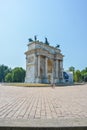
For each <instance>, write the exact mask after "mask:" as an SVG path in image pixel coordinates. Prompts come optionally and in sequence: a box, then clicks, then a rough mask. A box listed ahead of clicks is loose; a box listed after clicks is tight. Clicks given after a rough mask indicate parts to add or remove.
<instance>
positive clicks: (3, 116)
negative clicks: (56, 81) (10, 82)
mask: <svg viewBox="0 0 87 130" xmlns="http://www.w3.org/2000/svg"><path fill="white" fill-rule="evenodd" d="M0 126H38V127H39V126H44V127H45V126H51V127H52V126H53V127H57V126H87V84H85V85H75V86H65V87H64V86H61V87H55V88H52V87H15V86H3V85H0Z"/></svg>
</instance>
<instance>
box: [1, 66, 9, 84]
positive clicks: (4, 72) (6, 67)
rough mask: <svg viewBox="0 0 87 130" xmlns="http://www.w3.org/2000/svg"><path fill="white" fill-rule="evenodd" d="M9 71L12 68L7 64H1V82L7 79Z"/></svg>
mask: <svg viewBox="0 0 87 130" xmlns="http://www.w3.org/2000/svg"><path fill="white" fill-rule="evenodd" d="M9 72H11V68H8V66H5V65H0V82H4V81H5V76H6V74H7V73H9Z"/></svg>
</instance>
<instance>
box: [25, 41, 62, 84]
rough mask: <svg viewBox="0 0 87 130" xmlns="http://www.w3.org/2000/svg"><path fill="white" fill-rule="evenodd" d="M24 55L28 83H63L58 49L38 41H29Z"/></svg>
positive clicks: (60, 57)
mask: <svg viewBox="0 0 87 130" xmlns="http://www.w3.org/2000/svg"><path fill="white" fill-rule="evenodd" d="M25 55H26V77H25V82H28V83H59V82H63V55H62V53H61V50H60V49H59V48H58V47H53V46H50V45H49V44H46V43H43V42H40V41H38V40H37V41H36V40H35V41H30V42H29V44H28V51H26V52H25Z"/></svg>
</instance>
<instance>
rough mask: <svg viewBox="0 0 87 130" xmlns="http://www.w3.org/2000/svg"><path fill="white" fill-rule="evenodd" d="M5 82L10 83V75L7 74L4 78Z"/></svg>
mask: <svg viewBox="0 0 87 130" xmlns="http://www.w3.org/2000/svg"><path fill="white" fill-rule="evenodd" d="M5 81H6V82H12V73H8V74H7V75H6V76H5Z"/></svg>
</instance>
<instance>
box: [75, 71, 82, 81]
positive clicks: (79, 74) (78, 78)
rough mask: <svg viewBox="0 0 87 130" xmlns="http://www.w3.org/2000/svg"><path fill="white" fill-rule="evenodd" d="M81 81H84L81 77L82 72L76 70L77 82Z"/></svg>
mask: <svg viewBox="0 0 87 130" xmlns="http://www.w3.org/2000/svg"><path fill="white" fill-rule="evenodd" d="M81 79H82V77H81V72H80V70H76V72H75V82H81Z"/></svg>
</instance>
